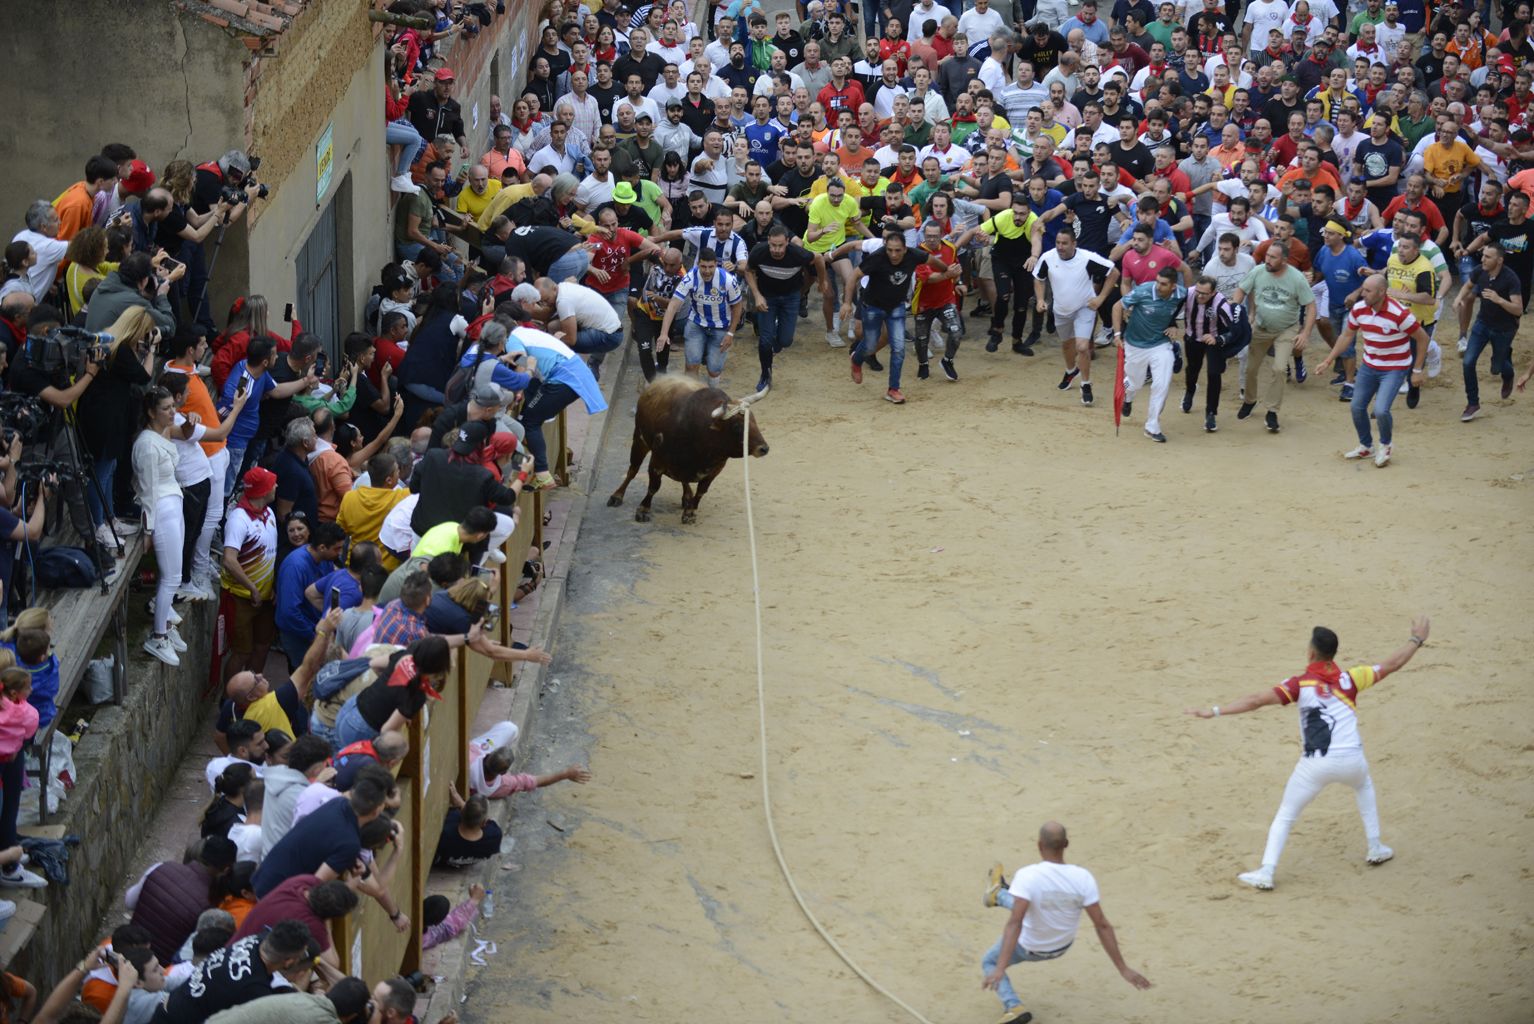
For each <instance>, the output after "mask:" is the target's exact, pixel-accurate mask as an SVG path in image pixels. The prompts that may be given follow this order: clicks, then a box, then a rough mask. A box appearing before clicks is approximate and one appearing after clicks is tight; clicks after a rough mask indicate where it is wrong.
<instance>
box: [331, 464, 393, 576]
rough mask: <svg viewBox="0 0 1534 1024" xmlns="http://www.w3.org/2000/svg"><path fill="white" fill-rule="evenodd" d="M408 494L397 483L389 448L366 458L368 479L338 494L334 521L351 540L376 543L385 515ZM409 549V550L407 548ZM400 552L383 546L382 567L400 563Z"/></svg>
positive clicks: (390, 567)
mask: <svg viewBox="0 0 1534 1024" xmlns="http://www.w3.org/2000/svg"><path fill="white" fill-rule="evenodd" d="M408 497H410V491H409V490H407V489H405V488H402V487H400V486H399V464H398V462H397V461H396V460H395V458H394V456H393V455H391V454H389V453H388V452H384V453H382V454H379V455H375V456H373V457H372V458H371V459H369V460H368V483H367V485H366V486H361V485H360V481H359V486H357V487H354V488H353V489H352V490H350V491H347V492H346V494H345V495H344V496H343V497H342V498H341V505H340V507H339V509H338V511H337V512H336V523H337V524H338V525H339V526H340V527H341V529H343V530H345V531H346V533H347V535H348V536H350V537H351V539H352V543H353V544H356V543H359V542H363V541H366V542H371V543H377V542H378V540H379V536H378V535H379V532H380V531H381V530H382V529H383V524H384V519H385V517H387V516H388V514H389V513H390V512H391V511H393V509H394V506H396V505H398V504H399V503H400V502H402V501H404V500H405V499H406V498H408ZM406 553H408V552H406ZM401 557H402V556H401V553H399V552H395V551H391V550H389V549H388V548H387V547H385V548H384V549H383V550H382V551H381V552H380V561H381V562H382V564H383V567H384V568H385V569H389V570H392V569H394V568H395V567H397V566H398V565H399V560H400V558H401Z"/></svg>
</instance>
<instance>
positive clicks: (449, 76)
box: [431, 68, 457, 82]
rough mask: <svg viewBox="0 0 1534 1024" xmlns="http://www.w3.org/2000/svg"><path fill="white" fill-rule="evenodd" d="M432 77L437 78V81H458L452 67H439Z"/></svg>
mask: <svg viewBox="0 0 1534 1024" xmlns="http://www.w3.org/2000/svg"><path fill="white" fill-rule="evenodd" d="M431 77H432V78H433V79H435V80H436V81H438V82H456V81H457V79H456V78H454V77H453V69H452V68H438V69H437V73H436V74H434V75H432V76H431Z"/></svg>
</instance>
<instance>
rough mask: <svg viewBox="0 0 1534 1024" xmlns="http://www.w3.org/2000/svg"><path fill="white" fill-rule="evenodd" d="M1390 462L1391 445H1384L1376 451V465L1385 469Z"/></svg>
mask: <svg viewBox="0 0 1534 1024" xmlns="http://www.w3.org/2000/svg"><path fill="white" fill-rule="evenodd" d="M1389 462H1390V445H1388V444H1382V445H1380V446H1379V447H1378V448H1376V449H1374V464H1375V465H1376V466H1378V467H1380V468H1381V469H1384V468H1385V466H1386V465H1388V464H1389Z"/></svg>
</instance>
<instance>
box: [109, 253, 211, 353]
mask: <svg viewBox="0 0 1534 1024" xmlns="http://www.w3.org/2000/svg"><path fill="white" fill-rule="evenodd" d="M164 258H165V257H164V254H163V253H161V254H158V255H156V256H155V257H154V258H153V259H151V258H150V257H149V255H148V254H147V253H142V252H136V253H133V254H132V255H130V256H129V257H128V258H127V259H125V260H123V261H122V263H121V264H120V265H119V266H118V268H117V269H116V270H114V271H112V272H111V273H110V274H108V275H107V276H106V277H105V278H103V279H102V282H101V284H100V285H98V286H97V287H96V291H95V292H94V293H93V294H92V295H91V301H90V312H89V313H88V314H87V315H86V317H85V329H86V330H87V331H104V330H106V329H107V325H108V324H110V323H112V322H113V321H114V320H116V319H117V318H118V317H120V316H122V315H123V313H125V312H127V311H128V310H129V309H132V308H134V307H136V306H139V307H143V308H144V309H146V310H148V311H149V315H150V317H152V318H153V320H154V326H156V327H158V328H159V329H160V333H161V334H165V335H169V334H171V333H172V332H173V331H175V329H176V316H175V314H174V313H172V312H171V308H170V299H169V298H167V296H168V295H169V293H170V286H171V285H172V284H173V283H174V282H176V281H179V280H181V276H182V275H183V274H185V273H186V267H185V266H184V265H181V264H177V266H176V267H175V269H174V270H172V271H170V272H168V273H164V274H162V273H161V268H160V263H161V262H162V261H163V260H164Z"/></svg>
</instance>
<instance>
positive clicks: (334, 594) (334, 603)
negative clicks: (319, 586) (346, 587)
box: [326, 587, 341, 608]
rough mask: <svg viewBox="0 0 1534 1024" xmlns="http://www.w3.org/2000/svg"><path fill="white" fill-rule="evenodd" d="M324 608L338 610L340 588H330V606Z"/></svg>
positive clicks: (339, 605)
mask: <svg viewBox="0 0 1534 1024" xmlns="http://www.w3.org/2000/svg"><path fill="white" fill-rule="evenodd" d="M326 607H327V608H339V607H341V588H340V587H331V588H330V604H328V605H326Z"/></svg>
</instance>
